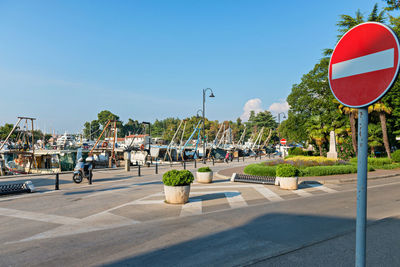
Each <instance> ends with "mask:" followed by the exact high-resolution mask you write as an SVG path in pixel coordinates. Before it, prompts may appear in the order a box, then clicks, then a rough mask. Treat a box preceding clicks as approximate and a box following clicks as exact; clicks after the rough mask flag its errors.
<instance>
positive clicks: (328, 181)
mask: <svg viewBox="0 0 400 267" xmlns="http://www.w3.org/2000/svg"><path fill="white" fill-rule="evenodd" d="M215 176H216V177H218V178H221V179H227V180H228V179H229V180H230V179H231V177H230V176H226V175H222V174H219V172H217V173H216V174H215ZM395 176H400V173H398V174H386V175H379V176H372V177H368V180H378V179H384V178H391V177H395ZM322 177H323V176H322ZM328 177H329V176H328ZM302 178H307V177H302ZM355 181H357V177H354V178H339V179H332V180H323V179H321V180H319V179H315V180H302V179H301V178H300V179H299V183H303V184H315V183H320V184H340V183H351V182H355Z"/></svg>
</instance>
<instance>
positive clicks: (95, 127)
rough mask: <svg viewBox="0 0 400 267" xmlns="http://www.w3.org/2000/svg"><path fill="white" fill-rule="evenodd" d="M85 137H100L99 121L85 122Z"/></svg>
mask: <svg viewBox="0 0 400 267" xmlns="http://www.w3.org/2000/svg"><path fill="white" fill-rule="evenodd" d="M83 126H84V128H83V135H84V136H85V138H87V139H91V140H93V139H97V138H98V137H99V135H100V123H99V122H98V121H97V120H93V121H91V122H85V124H84V125H83Z"/></svg>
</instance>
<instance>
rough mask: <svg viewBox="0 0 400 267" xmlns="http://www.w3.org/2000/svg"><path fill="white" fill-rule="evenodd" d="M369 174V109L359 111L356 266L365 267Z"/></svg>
mask: <svg viewBox="0 0 400 267" xmlns="http://www.w3.org/2000/svg"><path fill="white" fill-rule="evenodd" d="M367 172H368V107H363V108H360V109H358V159H357V221H356V266H357V267H364V266H365V256H366V254H365V252H366V232H367V231H366V230H367V229H366V223H367Z"/></svg>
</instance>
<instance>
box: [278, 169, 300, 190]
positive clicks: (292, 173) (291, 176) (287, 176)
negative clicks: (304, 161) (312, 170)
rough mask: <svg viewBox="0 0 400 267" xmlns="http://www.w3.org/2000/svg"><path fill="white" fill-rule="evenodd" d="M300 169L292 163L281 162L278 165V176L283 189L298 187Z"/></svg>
mask: <svg viewBox="0 0 400 267" xmlns="http://www.w3.org/2000/svg"><path fill="white" fill-rule="evenodd" d="M298 175H299V169H297V168H296V167H295V166H293V165H290V164H281V165H278V167H276V178H277V179H279V184H280V187H281V188H282V189H288V190H296V189H297V187H298Z"/></svg>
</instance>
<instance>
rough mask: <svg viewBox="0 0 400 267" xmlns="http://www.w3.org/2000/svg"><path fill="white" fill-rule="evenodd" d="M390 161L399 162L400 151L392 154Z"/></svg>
mask: <svg viewBox="0 0 400 267" xmlns="http://www.w3.org/2000/svg"><path fill="white" fill-rule="evenodd" d="M392 159H393V161H394V162H400V149H399V150H396V151H395V152H393V153H392Z"/></svg>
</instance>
